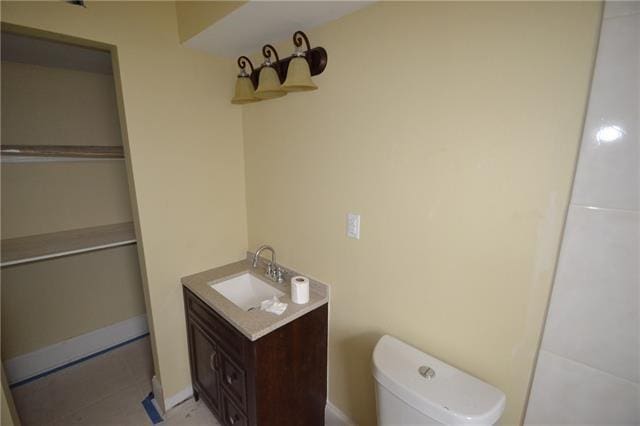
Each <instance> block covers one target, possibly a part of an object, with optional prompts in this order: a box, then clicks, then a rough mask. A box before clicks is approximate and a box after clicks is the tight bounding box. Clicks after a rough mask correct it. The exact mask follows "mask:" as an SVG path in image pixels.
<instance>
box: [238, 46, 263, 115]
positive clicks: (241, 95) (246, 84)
mask: <svg viewBox="0 0 640 426" xmlns="http://www.w3.org/2000/svg"><path fill="white" fill-rule="evenodd" d="M247 63H248V64H249V66H250V67H251V73H253V64H252V63H251V61H250V60H249V58H247V57H246V56H240V57H239V58H238V66H239V67H240V74H238V78H237V79H236V91H235V95H234V96H233V99H231V103H232V104H248V103H251V102H258V101H259V100H260V98H257V97H256V94H255V91H254V89H253V82H252V81H251V74H250V73H248V72H247V70H246V69H245V68H246V67H247Z"/></svg>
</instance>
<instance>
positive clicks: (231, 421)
mask: <svg viewBox="0 0 640 426" xmlns="http://www.w3.org/2000/svg"><path fill="white" fill-rule="evenodd" d="M238 420H240V417H238V415H237V414H236V415H234V416H229V423H231V424H232V425H235V424H236V422H237V421H238Z"/></svg>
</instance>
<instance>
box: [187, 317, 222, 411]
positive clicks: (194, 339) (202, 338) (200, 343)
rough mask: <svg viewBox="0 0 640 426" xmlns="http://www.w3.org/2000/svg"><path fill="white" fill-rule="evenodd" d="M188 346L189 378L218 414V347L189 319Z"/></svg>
mask: <svg viewBox="0 0 640 426" xmlns="http://www.w3.org/2000/svg"><path fill="white" fill-rule="evenodd" d="M188 327H189V345H190V346H191V350H190V355H191V378H192V380H193V382H194V387H196V389H197V390H198V392H199V393H200V396H202V397H203V399H204V400H205V402H208V403H209V404H208V405H209V406H210V407H211V410H212V411H213V412H214V414H220V413H221V410H220V372H219V365H220V361H219V357H220V354H219V351H218V346H217V345H216V343H215V342H214V341H213V339H212V338H211V337H209V335H208V334H207V333H206V332H205V331H204V330H203V329H202V327H200V325H198V323H197V322H196V321H194V320H193V319H192V318H189V321H188Z"/></svg>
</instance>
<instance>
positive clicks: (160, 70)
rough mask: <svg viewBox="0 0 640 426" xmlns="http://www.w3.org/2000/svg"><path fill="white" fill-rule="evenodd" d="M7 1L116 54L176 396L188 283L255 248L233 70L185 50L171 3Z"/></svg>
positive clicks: (14, 12)
mask: <svg viewBox="0 0 640 426" xmlns="http://www.w3.org/2000/svg"><path fill="white" fill-rule="evenodd" d="M87 6H88V7H87V8H86V9H85V8H82V7H74V6H70V5H68V4H66V3H64V2H2V21H3V22H6V23H11V24H16V25H22V26H26V27H32V28H36V29H41V30H45V31H50V32H53V33H58V34H63V35H66V36H70V37H78V38H82V39H87V40H89V41H92V42H98V43H106V44H109V45H113V46H115V48H116V50H117V55H116V60H117V61H118V69H119V75H116V81H117V82H118V81H119V82H120V85H121V89H122V93H121V96H122V105H123V110H122V112H123V114H124V115H123V116H122V120H121V121H122V122H123V123H124V124H125V126H126V130H127V135H128V137H127V138H126V140H125V149H126V150H127V153H128V161H127V165H128V168H129V170H128V171H129V173H130V177H131V183H132V184H133V185H134V186H133V187H134V192H133V194H132V195H133V197H134V200H136V202H134V203H133V208H134V217H136V219H137V221H138V225H139V226H138V228H137V231H138V233H139V237H140V244H138V247H139V248H140V249H141V252H140V254H141V258H142V259H143V264H142V265H141V267H142V269H143V274H144V280H145V287H146V288H145V299H146V303H147V312H148V313H150V314H151V322H150V326H151V328H152V332H153V336H152V337H153V338H152V343H153V346H154V362H155V367H156V373H157V374H159V377H160V380H161V381H162V385H163V387H164V394H165V396H166V397H170V396H172V395H174V394H175V393H177V392H179V391H181V390H182V389H184V388H185V387H186V386H188V385H189V383H190V379H189V368H188V357H187V345H186V333H185V325H184V312H183V305H182V294H181V287H180V283H179V279H180V277H182V276H184V275H187V274H191V273H194V272H197V271H201V270H204V269H207V268H210V267H212V266H215V265H221V264H225V263H229V262H231V261H235V260H237V259H239V258H241V257H242V256H243V253H244V251H245V250H246V248H247V246H246V241H247V234H246V206H245V193H244V173H243V169H244V163H243V161H244V160H243V148H242V126H241V113H240V110H239V109H237V108H233V107H232V105H231V104H230V103H229V98H230V96H231V90H232V88H233V80H234V78H235V73H236V72H235V64H234V63H233V62H232V61H227V60H220V59H216V58H212V57H210V56H207V55H205V54H203V53H199V52H195V51H191V50H188V49H186V48H183V47H181V46H180V45H179V39H178V30H177V24H176V9H175V5H174V4H173V3H171V2H92V1H89V2H87Z"/></svg>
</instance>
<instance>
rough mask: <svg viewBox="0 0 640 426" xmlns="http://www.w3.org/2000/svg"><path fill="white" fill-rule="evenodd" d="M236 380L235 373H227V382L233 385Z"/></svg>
mask: <svg viewBox="0 0 640 426" xmlns="http://www.w3.org/2000/svg"><path fill="white" fill-rule="evenodd" d="M235 381H236V375H235V374H227V383H229V384H230V385H231V384H233V382H235Z"/></svg>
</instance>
